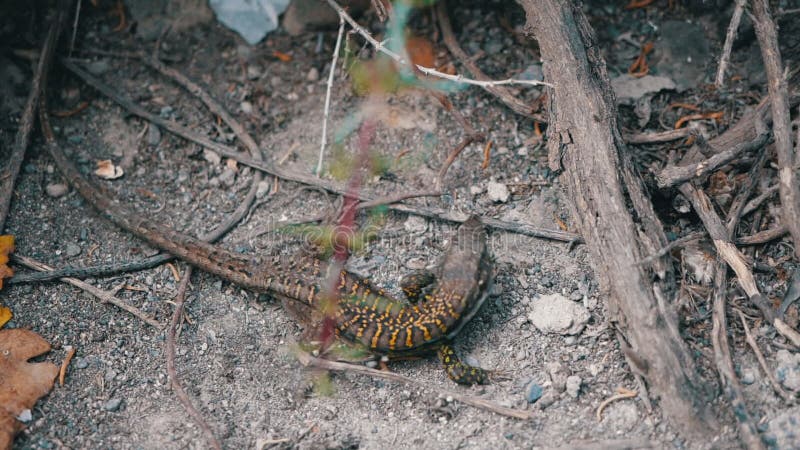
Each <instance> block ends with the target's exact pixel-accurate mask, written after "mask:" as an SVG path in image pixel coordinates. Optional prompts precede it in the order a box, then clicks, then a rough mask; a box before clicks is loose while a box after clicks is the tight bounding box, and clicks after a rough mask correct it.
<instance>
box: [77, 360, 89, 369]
mask: <svg viewBox="0 0 800 450" xmlns="http://www.w3.org/2000/svg"><path fill="white" fill-rule="evenodd" d="M87 367H89V361H87V360H86V358H75V368H77V369H85V368H87Z"/></svg>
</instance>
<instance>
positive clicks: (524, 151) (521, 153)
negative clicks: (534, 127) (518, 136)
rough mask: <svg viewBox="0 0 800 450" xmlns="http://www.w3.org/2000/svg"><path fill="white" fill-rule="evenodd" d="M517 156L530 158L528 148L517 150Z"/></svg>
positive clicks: (523, 147)
mask: <svg viewBox="0 0 800 450" xmlns="http://www.w3.org/2000/svg"><path fill="white" fill-rule="evenodd" d="M517 155H519V156H528V147H525V146H522V147H520V148H518V149H517Z"/></svg>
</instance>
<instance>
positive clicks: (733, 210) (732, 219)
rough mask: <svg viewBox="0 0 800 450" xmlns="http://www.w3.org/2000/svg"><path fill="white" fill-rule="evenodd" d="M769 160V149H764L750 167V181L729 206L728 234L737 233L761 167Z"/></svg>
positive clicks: (733, 234)
mask: <svg viewBox="0 0 800 450" xmlns="http://www.w3.org/2000/svg"><path fill="white" fill-rule="evenodd" d="M766 161H767V151H766V150H765V149H762V150H761V152H760V153H759V155H758V158H756V161H755V163H753V165H752V166H751V167H750V172H749V175H748V180H747V181H748V182H747V183H745V185H744V186H743V187H742V188H741V189H739V192H738V193H737V194H736V197H735V198H734V199H733V201H732V202H731V207H730V208H728V221H727V223H726V225H725V226H726V228H727V229H728V235H729V236H730V237H731V238H733V237H734V236H735V235H736V227H737V225H738V224H739V220H740V219H741V217H742V215H743V214H744V208H745V206H746V203H747V199H748V198H750V194H752V193H753V190H754V189H755V188H756V185H757V184H758V180H759V178H760V177H761V169H762V168H763V167H764V163H765V162H766Z"/></svg>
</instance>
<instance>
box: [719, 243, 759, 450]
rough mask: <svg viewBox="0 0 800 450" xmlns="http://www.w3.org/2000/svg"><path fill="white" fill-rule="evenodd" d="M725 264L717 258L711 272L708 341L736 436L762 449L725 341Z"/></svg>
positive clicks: (750, 445)
mask: <svg viewBox="0 0 800 450" xmlns="http://www.w3.org/2000/svg"><path fill="white" fill-rule="evenodd" d="M727 270H728V266H726V265H725V262H724V261H722V259H720V258H717V264H716V268H715V275H714V294H713V296H714V299H713V306H712V322H713V327H712V330H711V343H712V346H713V347H714V363H715V364H716V365H717V372H719V378H720V380H721V381H722V390H723V392H724V393H725V396H726V397H727V398H728V401H729V402H730V403H731V408H732V409H733V410H734V411H735V412H736V413H735V414H734V417H736V422H737V423H738V424H739V437H740V438H741V439H742V441H744V444H745V445H747V448H749V449H763V448H764V443H763V442H762V441H761V438H760V437H759V435H758V430H757V429H756V426H755V424H754V423H753V418H752V417H751V416H750V413H749V412H748V411H747V405H746V404H745V403H744V395H743V394H742V385H741V384H740V383H739V379H738V378H737V377H736V371H735V370H734V368H733V359H732V358H731V348H730V346H729V345H728V321H727V319H726V317H725V303H726V302H725V298H726V297H727V295H726V294H727V292H726V291H727V284H728V283H727V280H728V278H727V277H726V276H725V273H726V272H727Z"/></svg>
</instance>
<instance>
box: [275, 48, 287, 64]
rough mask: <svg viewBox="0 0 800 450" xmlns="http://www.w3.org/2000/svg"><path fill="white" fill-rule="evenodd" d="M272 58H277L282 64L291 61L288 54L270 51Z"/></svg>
mask: <svg viewBox="0 0 800 450" xmlns="http://www.w3.org/2000/svg"><path fill="white" fill-rule="evenodd" d="M272 56H274V57H276V58H278V59H279V60H281V61H282V62H289V61H291V60H292V55H290V54H288V53H283V52H279V51H277V50H273V51H272Z"/></svg>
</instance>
